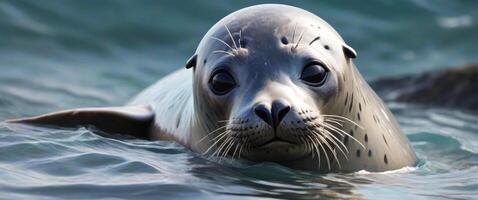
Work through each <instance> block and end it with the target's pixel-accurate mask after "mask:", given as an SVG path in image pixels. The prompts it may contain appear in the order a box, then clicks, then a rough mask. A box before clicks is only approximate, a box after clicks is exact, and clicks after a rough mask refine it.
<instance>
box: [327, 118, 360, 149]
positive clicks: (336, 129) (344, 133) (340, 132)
mask: <svg viewBox="0 0 478 200" xmlns="http://www.w3.org/2000/svg"><path fill="white" fill-rule="evenodd" d="M321 125H322V126H324V127H326V128H329V129H332V130H335V132H336V133H339V134H340V135H348V136H349V137H350V138H352V140H354V141H355V142H357V143H358V144H360V146H362V148H363V149H366V148H365V146H364V145H363V144H362V143H361V142H360V141H358V140H357V139H355V137H353V136H351V135H350V134H348V133H347V132H345V131H343V130H342V129H339V128H337V127H335V126H333V125H332V124H328V123H323V124H321Z"/></svg>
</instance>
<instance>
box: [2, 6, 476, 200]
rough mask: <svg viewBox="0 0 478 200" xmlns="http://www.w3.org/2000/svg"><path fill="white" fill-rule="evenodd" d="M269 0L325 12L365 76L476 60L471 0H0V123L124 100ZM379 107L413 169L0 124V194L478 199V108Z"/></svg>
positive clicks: (13, 196)
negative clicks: (237, 153)
mask: <svg viewBox="0 0 478 200" xmlns="http://www.w3.org/2000/svg"><path fill="white" fill-rule="evenodd" d="M270 2H275V3H284V4H289V5H293V6H297V7H300V8H303V9H305V10H308V11H310V12H313V13H315V14H316V15H318V16H320V17H322V18H323V19H324V20H326V21H327V22H328V23H330V24H331V25H332V26H333V27H335V29H336V30H337V31H338V32H339V33H340V34H341V35H342V37H343V38H344V40H345V41H347V43H348V44H349V45H350V46H352V47H353V48H354V49H355V50H356V51H357V52H358V54H359V56H358V58H357V59H355V60H354V62H355V64H356V65H357V67H358V68H359V70H360V72H361V73H362V75H364V76H365V78H366V79H367V80H369V81H372V80H376V79H378V78H381V77H389V76H398V75H402V74H417V73H420V72H424V71H434V70H438V69H443V68H451V67H459V66H462V65H464V64H476V63H478V1H476V0H367V1H353V0H347V1H345V0H327V1H326V0H321V1H304V0H295V1H241V2H239V1H232V0H230V1H225V0H207V1H206V0H204V1H178V0H169V1H168V0H161V1H156V0H64V1H58V0H29V1H25V0H0V121H3V120H5V119H11V118H16V117H24V116H33V115H38V114H42V113H46V112H52V111H58V110H62V109H67V108H78V107H92V106H115V105H123V104H124V103H125V102H127V101H128V100H130V99H131V98H132V97H133V96H134V95H135V94H137V93H139V92H140V91H141V90H143V89H144V88H145V87H147V86H149V85H151V84H153V83H154V82H155V81H157V80H159V79H161V78H162V77H164V76H165V75H166V74H168V73H170V72H172V71H174V70H177V69H180V68H182V67H183V65H184V63H185V61H186V60H187V59H188V58H189V57H190V56H191V55H192V54H193V52H194V51H195V48H196V45H197V44H198V43H199V41H200V40H201V39H202V36H203V35H204V34H205V33H206V31H207V30H208V29H209V28H210V27H211V26H212V25H213V24H214V23H216V22H217V21H218V20H220V19H221V18H222V17H224V16H226V15H227V14H229V13H231V12H233V11H235V10H238V9H240V8H244V7H247V6H251V5H255V4H260V3H270ZM458 78H459V77H458ZM465 95H466V94H465ZM466 98H467V97H466ZM388 106H389V107H390V108H391V109H392V112H393V113H394V114H395V116H396V118H397V120H398V121H399V123H400V125H401V128H402V130H403V131H404V133H405V134H406V135H407V137H408V138H409V140H410V141H411V143H412V146H413V148H414V149H415V150H416V152H417V156H418V158H419V160H420V161H419V163H418V166H417V167H412V168H404V169H402V170H400V171H398V172H386V173H378V174H377V173H368V172H363V171H362V172H360V173H351V174H327V175H323V174H318V173H314V172H303V171H296V170H292V169H287V168H285V167H282V166H278V165H274V164H270V163H269V164H264V163H262V164H257V165H253V166H243V165H240V164H238V163H233V164H234V165H233V167H231V165H222V164H217V163H214V162H210V161H208V160H206V159H203V158H202V157H201V156H198V155H196V154H194V153H191V152H190V151H189V150H188V149H186V148H184V147H182V146H180V145H178V144H175V143H173V142H168V141H144V140H117V139H111V138H104V137H101V136H98V135H96V134H94V133H92V132H90V131H88V130H85V129H79V130H59V129H40V128H31V127H30V128H24V127H21V126H19V127H14V128H12V127H10V129H6V128H2V126H1V125H2V124H0V199H3V198H5V199H38V198H39V197H41V198H43V197H45V198H46V199H55V198H57V199H67V198H73V199H78V198H87V199H93V198H115V199H116V198H118V199H121V198H136V199H158V198H162V199H168V198H172V199H178V198H181V199H182V198H190V199H198V198H203V199H229V198H231V197H233V198H234V199H238V198H241V197H243V198H248V197H265V198H280V199H314V198H319V197H327V198H340V199H346V198H351V199H361V198H365V199H397V198H398V199H435V198H443V199H448V198H452V199H476V198H477V197H478V192H477V191H478V182H477V180H478V134H477V133H478V125H477V124H478V123H477V118H476V115H469V114H467V113H464V112H461V111H459V110H453V109H451V110H446V109H441V108H442V107H441V106H440V105H439V106H436V107H432V108H430V109H428V108H420V107H418V108H417V107H415V106H414V105H408V104H406V105H402V104H397V103H393V102H392V103H390V102H389V103H388Z"/></svg>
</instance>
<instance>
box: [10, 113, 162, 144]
mask: <svg viewBox="0 0 478 200" xmlns="http://www.w3.org/2000/svg"><path fill="white" fill-rule="evenodd" d="M153 121H154V112H153V111H152V109H151V107H149V106H128V107H105V108H80V109H72V110H65V111H60V112H54V113H49V114H45V115H40V116H35V117H29V118H20V119H13V120H8V121H6V122H7V123H21V124H29V125H38V126H49V127H61V128H79V127H87V128H90V127H92V128H93V129H94V130H98V131H100V132H103V133H108V134H122V135H130V136H133V137H137V138H142V139H149V138H150V137H149V132H150V129H151V127H152V124H153Z"/></svg>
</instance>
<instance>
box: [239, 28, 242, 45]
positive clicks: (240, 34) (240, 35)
mask: <svg viewBox="0 0 478 200" xmlns="http://www.w3.org/2000/svg"><path fill="white" fill-rule="evenodd" d="M241 38H242V29H241V30H239V40H238V41H239V48H242V46H241Z"/></svg>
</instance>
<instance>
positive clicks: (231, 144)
mask: <svg viewBox="0 0 478 200" xmlns="http://www.w3.org/2000/svg"><path fill="white" fill-rule="evenodd" d="M229 141H230V142H229V145H228V146H227V148H226V149H225V151H224V154H223V155H224V158H225V157H226V156H227V154H228V153H229V151H230V150H231V148H232V146H234V143H235V142H234V141H235V139H234V137H231V140H229Z"/></svg>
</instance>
